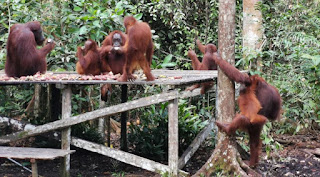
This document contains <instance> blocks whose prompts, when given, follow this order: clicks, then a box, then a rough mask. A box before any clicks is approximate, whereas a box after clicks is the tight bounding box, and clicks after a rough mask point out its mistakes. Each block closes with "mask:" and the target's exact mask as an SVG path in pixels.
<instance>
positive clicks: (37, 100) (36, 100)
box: [33, 84, 41, 118]
mask: <svg viewBox="0 0 320 177" xmlns="http://www.w3.org/2000/svg"><path fill="white" fill-rule="evenodd" d="M40 94H41V85H40V84H34V107H33V110H34V112H33V113H34V117H35V118H38V117H39V110H40V97H41V96H40Z"/></svg>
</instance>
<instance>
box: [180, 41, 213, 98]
mask: <svg viewBox="0 0 320 177" xmlns="http://www.w3.org/2000/svg"><path fill="white" fill-rule="evenodd" d="M196 43H197V46H198V48H199V50H200V51H201V52H202V53H203V54H204V55H203V58H202V63H201V62H200V61H199V60H198V58H197V55H196V53H195V52H194V51H193V50H191V49H190V50H189V51H188V56H189V58H190V59H191V61H192V68H193V69H194V70H217V65H216V63H215V62H214V60H213V54H214V53H215V52H217V47H216V46H215V45H213V44H207V45H203V44H201V43H200V41H199V40H197V41H196ZM212 86H213V82H205V83H202V84H201V94H204V93H205V92H206V91H208V90H209V89H210V88H211V87H212ZM198 87H200V84H195V85H193V86H191V87H188V88H187V89H186V90H194V89H195V88H198Z"/></svg>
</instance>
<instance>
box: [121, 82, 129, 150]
mask: <svg viewBox="0 0 320 177" xmlns="http://www.w3.org/2000/svg"><path fill="white" fill-rule="evenodd" d="M127 101H128V85H127V84H123V85H121V103H125V102H127ZM127 115H128V111H126V112H122V113H121V140H120V141H121V142H120V145H121V150H123V151H128V145H127Z"/></svg>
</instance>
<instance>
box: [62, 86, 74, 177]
mask: <svg viewBox="0 0 320 177" xmlns="http://www.w3.org/2000/svg"><path fill="white" fill-rule="evenodd" d="M71 94H72V92H71V85H66V86H65V88H63V90H62V116H61V118H62V120H68V119H69V118H70V116H71ZM70 142H71V127H67V128H64V129H63V130H62V131H61V149H65V150H70ZM61 176H63V177H69V176H70V155H66V156H64V157H63V159H62V164H61Z"/></svg>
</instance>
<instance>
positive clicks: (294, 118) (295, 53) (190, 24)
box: [0, 0, 320, 157]
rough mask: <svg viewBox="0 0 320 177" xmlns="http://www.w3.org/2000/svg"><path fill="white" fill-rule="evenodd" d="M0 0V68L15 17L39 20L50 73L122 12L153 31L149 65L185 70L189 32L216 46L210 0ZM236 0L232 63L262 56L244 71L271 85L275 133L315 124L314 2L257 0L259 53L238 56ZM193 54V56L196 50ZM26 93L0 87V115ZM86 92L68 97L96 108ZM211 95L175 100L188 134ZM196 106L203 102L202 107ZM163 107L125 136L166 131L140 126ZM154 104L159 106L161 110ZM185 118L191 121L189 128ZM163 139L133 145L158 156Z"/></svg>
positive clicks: (206, 111)
mask: <svg viewBox="0 0 320 177" xmlns="http://www.w3.org/2000/svg"><path fill="white" fill-rule="evenodd" d="M0 2H1V5H0V23H1V26H0V70H1V69H3V68H4V63H5V58H6V50H5V46H6V40H7V38H8V31H9V27H10V26H11V25H12V24H15V23H25V22H28V21H31V20H38V21H40V22H41V23H42V26H43V28H44V32H45V36H46V37H48V38H53V39H54V40H55V41H56V44H57V45H56V47H55V49H54V50H53V52H51V54H50V55H49V56H48V57H47V63H48V70H51V71H63V70H68V71H74V70H75V69H74V68H75V62H76V60H77V59H76V57H75V51H76V47H77V46H79V45H82V44H83V42H84V41H85V40H86V39H87V38H91V39H93V40H96V41H97V42H99V43H100V42H102V40H103V39H104V37H105V36H106V35H107V34H108V33H109V32H110V31H112V30H115V29H120V30H124V27H123V25H122V19H123V17H124V16H125V15H129V14H132V15H134V16H135V17H136V18H138V19H141V20H143V21H146V22H148V23H149V24H150V26H151V28H152V29H153V39H154V42H155V46H156V47H155V54H154V57H153V64H152V67H153V68H170V69H191V63H190V60H189V59H188V58H187V55H186V53H187V50H188V48H189V47H191V48H195V46H194V38H195V37H199V38H200V39H201V41H202V42H204V43H208V42H212V43H215V44H217V38H218V37H217V36H218V32H217V29H218V28H217V26H218V2H217V0H203V1H195V0H176V1H169V0H167V1H165V0H147V1H137V0H101V1H94V0H71V1H55V0H44V1H36V0H32V1H26V0H9V1H5V0H0ZM237 4H238V5H237V30H236V60H237V62H236V63H237V65H238V67H239V68H247V67H248V65H249V63H255V60H256V59H257V58H258V57H260V58H262V61H263V71H262V72H257V71H254V70H252V71H251V72H252V73H258V74H260V75H262V76H263V77H264V78H265V79H266V80H267V81H268V82H269V83H271V84H273V85H275V86H276V87H277V88H278V89H279V91H280V93H281V96H282V99H283V109H284V114H283V119H282V120H283V121H282V122H281V124H278V126H279V128H278V131H277V132H278V133H288V132H289V133H296V132H298V131H299V130H300V129H302V128H309V127H313V126H315V125H319V124H320V108H319V105H320V83H319V77H320V7H319V1H318V0H313V1H310V0H300V1H297V2H294V1H287V0H274V1H264V2H263V3H261V5H260V6H259V8H260V9H261V11H262V13H263V18H264V23H263V25H264V28H265V37H264V39H263V40H264V41H265V42H264V46H263V48H262V51H259V52H257V54H256V55H254V56H252V55H250V56H249V57H247V58H243V57H242V46H241V43H242V38H241V35H242V33H241V32H242V23H241V20H242V7H241V6H242V1H240V0H238V1H237ZM197 53H198V54H199V51H197ZM253 68H254V67H253ZM85 89H86V90H87V91H90V93H91V91H93V92H97V90H98V88H91V87H89V88H85ZM143 89H145V87H144V88H143ZM137 90H138V89H137ZM158 91H159V90H158V89H155V88H148V89H147V91H145V92H143V91H142V92H138V91H135V93H133V94H131V96H130V98H129V99H134V98H136V97H137V96H141V95H144V94H148V93H151V92H158ZM137 92H138V93H137ZM32 94H33V86H21V87H6V88H4V87H1V90H0V100H1V102H0V114H1V115H7V116H17V115H21V114H22V112H23V110H24V108H25V107H26V105H27V103H28V102H29V101H30V100H31V98H32ZM92 95H93V96H91V97H83V96H81V95H79V94H76V95H75V96H74V101H76V102H77V103H79V101H91V102H94V104H92V105H94V106H92V107H93V108H92V109H96V108H97V107H98V99H97V98H98V96H97V94H96V95H95V96H94V94H92ZM133 95H135V96H133ZM213 95H214V94H211V95H210V94H209V95H206V96H204V97H200V98H198V100H197V101H194V100H193V101H192V103H195V102H197V104H196V106H195V107H193V106H190V105H191V101H190V100H187V101H188V102H189V104H186V103H185V102H182V103H181V104H180V109H182V110H188V111H187V113H186V114H187V115H183V116H184V117H181V118H180V119H181V121H187V123H185V122H181V126H183V128H184V129H185V130H187V131H191V132H192V134H193V135H195V134H196V133H197V132H198V131H200V128H202V127H203V124H200V123H199V122H197V121H198V120H206V119H208V118H209V117H211V116H212V115H213V108H212V107H214V99H213V98H212V97H213ZM207 97H208V98H209V99H207ZM92 100H93V101H92ZM114 100H116V98H114ZM118 101H119V100H118ZM200 101H201V102H200ZM207 102H209V103H210V104H211V107H205V106H206V105H207V104H206V103H207ZM77 105H78V104H76V106H75V107H73V109H74V110H73V112H74V114H78V113H80V112H81V111H82V110H81V109H79V107H78V106H77ZM201 105H202V106H201ZM203 105H205V106H204V107H203ZM165 107H166V105H165V104H164V105H158V107H157V109H155V108H154V107H152V108H151V110H150V109H148V111H146V112H145V113H144V115H142V116H141V120H143V121H146V122H144V123H141V125H139V126H141V127H132V128H131V131H132V133H133V134H131V138H132V139H134V138H135V137H141V136H146V137H147V136H149V135H150V134H145V133H144V132H139V130H148V131H153V132H154V133H159V134H162V132H163V131H166V130H161V129H158V130H154V129H153V128H154V127H148V126H144V125H147V123H148V121H153V122H152V123H156V124H157V123H158V124H160V122H161V121H160V120H161V119H162V118H164V117H166V116H165V115H166V112H165V111H164V112H162V110H165ZM82 109H84V108H82ZM193 109H196V110H197V111H194V112H199V111H200V112H201V114H195V113H193V112H192V110H193ZM155 110H159V111H160V110H161V112H158V111H155ZM133 114H135V113H133ZM199 115H200V116H199ZM152 117H155V119H154V120H150V118H152ZM194 117H196V119H195V118H194ZM198 117H200V119H198ZM190 122H191V123H192V124H194V125H195V126H194V127H192V126H191V127H190V124H191V123H190ZM183 124H185V125H183ZM268 125H269V126H267V127H268V128H266V129H265V130H266V131H265V133H264V135H263V136H264V137H265V138H264V140H265V141H264V142H265V144H269V142H270V138H268V137H270V136H268V133H266V132H268V130H269V129H270V128H271V124H270V123H269V124H268ZM163 127H166V126H165V125H163V126H160V128H163ZM195 130H196V131H195ZM182 135H183V134H182ZM182 135H181V136H182ZM189 136H190V135H189V134H187V133H186V137H180V139H183V138H184V139H187V140H189V139H190V140H191V139H192V137H189ZM149 138H150V137H149ZM164 138H165V137H164ZM165 140H166V139H162V140H159V142H152V140H150V142H148V143H151V146H150V145H146V146H145V147H142V146H140V149H136V151H137V153H141V151H149V150H150V149H148V148H149V147H154V148H156V149H155V150H154V151H153V152H154V153H156V155H161V157H164V156H162V155H164V154H165V152H163V149H166V147H160V148H159V146H157V144H162V142H163V141H165ZM135 143H136V144H135V145H137V144H139V143H142V144H143V142H141V141H140V142H139V141H138V140H137V139H136V141H135ZM152 143H154V144H152ZM187 143H188V142H187ZM184 146H185V145H184ZM157 148H158V149H157ZM150 152H152V151H150Z"/></svg>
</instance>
